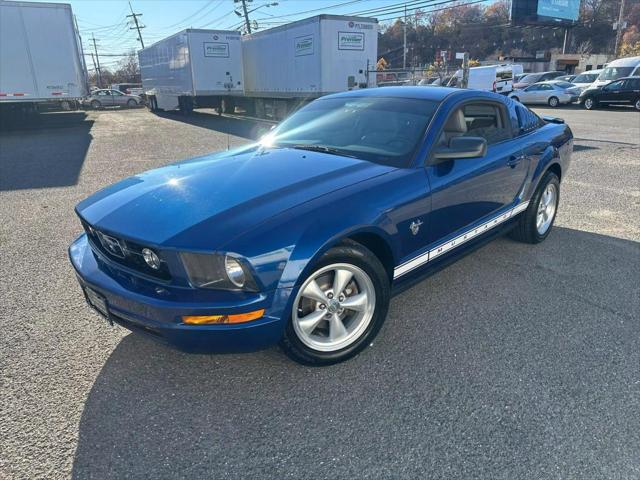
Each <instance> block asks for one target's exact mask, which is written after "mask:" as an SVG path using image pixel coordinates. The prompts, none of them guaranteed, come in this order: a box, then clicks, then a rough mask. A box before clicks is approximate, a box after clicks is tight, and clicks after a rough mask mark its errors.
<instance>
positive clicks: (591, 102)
mask: <svg viewBox="0 0 640 480" xmlns="http://www.w3.org/2000/svg"><path fill="white" fill-rule="evenodd" d="M582 106H583V107H584V108H586V109H587V110H593V109H595V108H596V107H597V106H598V102H597V101H596V100H595V99H593V98H591V97H587V98H585V99H584V101H583V102H582Z"/></svg>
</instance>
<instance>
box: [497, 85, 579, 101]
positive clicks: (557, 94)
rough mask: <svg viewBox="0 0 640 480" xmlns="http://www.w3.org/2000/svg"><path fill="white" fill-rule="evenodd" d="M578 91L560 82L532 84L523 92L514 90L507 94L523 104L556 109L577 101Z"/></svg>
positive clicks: (572, 86)
mask: <svg viewBox="0 0 640 480" xmlns="http://www.w3.org/2000/svg"><path fill="white" fill-rule="evenodd" d="M579 96H580V89H579V88H577V87H576V86H575V85H574V84H573V83H569V82H563V81H560V80H551V81H549V82H540V83H534V84H533V85H530V86H528V87H527V88H525V89H523V90H516V91H513V92H511V93H510V94H509V97H510V98H513V99H514V100H516V101H519V102H520V103H524V104H535V103H537V104H546V105H549V106H550V107H553V108H555V107H557V106H559V105H562V104H568V103H573V102H575V101H577V100H578V97H579Z"/></svg>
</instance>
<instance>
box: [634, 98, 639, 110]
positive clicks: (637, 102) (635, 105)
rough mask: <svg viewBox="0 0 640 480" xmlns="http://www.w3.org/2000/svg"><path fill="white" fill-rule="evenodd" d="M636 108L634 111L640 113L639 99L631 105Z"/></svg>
mask: <svg viewBox="0 0 640 480" xmlns="http://www.w3.org/2000/svg"><path fill="white" fill-rule="evenodd" d="M633 106H634V107H636V110H637V111H639V112H640V98H636V101H635V103H634V104H633Z"/></svg>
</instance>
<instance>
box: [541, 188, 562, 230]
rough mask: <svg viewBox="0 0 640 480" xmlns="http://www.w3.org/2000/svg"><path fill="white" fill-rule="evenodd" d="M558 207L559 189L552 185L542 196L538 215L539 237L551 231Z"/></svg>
mask: <svg viewBox="0 0 640 480" xmlns="http://www.w3.org/2000/svg"><path fill="white" fill-rule="evenodd" d="M557 206H558V189H557V187H556V186H555V184H553V183H550V184H549V185H547V188H545V189H544V192H543V193H542V195H541V196H540V203H539V204H538V214H537V215H536V229H537V230H538V234H539V235H544V234H545V233H547V230H549V227H550V226H551V222H553V217H554V216H555V214H556V208H557Z"/></svg>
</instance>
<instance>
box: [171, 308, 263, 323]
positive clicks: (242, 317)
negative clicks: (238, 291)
mask: <svg viewBox="0 0 640 480" xmlns="http://www.w3.org/2000/svg"><path fill="white" fill-rule="evenodd" d="M263 315H264V308H263V309H261V310H255V311H253V312H248V313H237V314H234V315H193V316H187V317H182V321H183V322H184V323H187V324H189V325H210V324H219V323H243V322H250V321H252V320H257V319H259V318H260V317H262V316H263Z"/></svg>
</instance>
